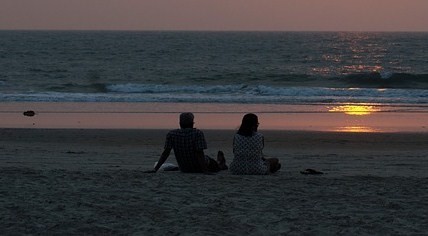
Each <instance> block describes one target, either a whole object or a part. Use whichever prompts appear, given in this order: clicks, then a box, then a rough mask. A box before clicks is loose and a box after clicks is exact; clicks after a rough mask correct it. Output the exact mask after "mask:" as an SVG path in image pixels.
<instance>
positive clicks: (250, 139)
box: [229, 132, 269, 175]
mask: <svg viewBox="0 0 428 236" xmlns="http://www.w3.org/2000/svg"><path fill="white" fill-rule="evenodd" d="M263 147H264V139H263V135H262V134H261V133H257V132H256V133H254V134H253V136H243V135H240V134H235V137H234V140H233V154H234V158H233V161H232V163H231V164H230V168H229V169H230V171H231V172H232V174H235V175H266V174H268V173H269V169H268V165H267V163H266V162H265V161H264V160H263V159H262V157H263V153H262V150H263Z"/></svg>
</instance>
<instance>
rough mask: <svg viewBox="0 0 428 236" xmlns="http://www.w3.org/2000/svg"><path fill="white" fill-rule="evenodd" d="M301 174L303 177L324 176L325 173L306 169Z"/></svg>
mask: <svg viewBox="0 0 428 236" xmlns="http://www.w3.org/2000/svg"><path fill="white" fill-rule="evenodd" d="M300 174H303V175H322V174H324V173H323V172H321V171H317V170H314V169H306V170H305V171H300Z"/></svg>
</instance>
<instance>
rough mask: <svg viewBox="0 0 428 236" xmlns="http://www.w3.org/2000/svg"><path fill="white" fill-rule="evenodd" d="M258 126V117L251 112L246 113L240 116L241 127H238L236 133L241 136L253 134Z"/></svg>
mask: <svg viewBox="0 0 428 236" xmlns="http://www.w3.org/2000/svg"><path fill="white" fill-rule="evenodd" d="M258 126H259V119H258V118H257V116H256V115H255V114H253V113H248V114H246V115H245V116H244V117H243V118H242V123H241V127H239V130H238V132H237V133H238V134H240V135H243V136H253V134H254V132H257V127H258Z"/></svg>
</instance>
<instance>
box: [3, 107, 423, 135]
mask: <svg viewBox="0 0 428 236" xmlns="http://www.w3.org/2000/svg"><path fill="white" fill-rule="evenodd" d="M25 111H34V113H35V115H34V116H32V117H29V116H24V115H23V112H25ZM188 111H191V112H193V113H194V114H195V122H196V123H195V127H197V128H200V129H202V130H236V129H237V128H238V127H239V124H240V122H241V119H242V116H243V115H244V114H246V113H255V114H257V115H258V116H259V121H260V124H261V125H260V128H261V129H263V130H282V131H287V130H290V131H292V130H301V131H335V132H375V133H376V132H428V111H427V110H426V107H419V106H416V107H411V106H410V107H409V106H404V107H400V106H398V107H397V106H396V105H394V106H387V105H385V106H380V105H376V104H318V105H314V104H312V105H279V104H211V103H208V104H204V103H56V102H55V103H32V102H9V103H7V102H6V103H1V104H0V128H37V129H40V128H52V129H55V128H69V129H173V128H175V127H178V116H179V114H180V113H181V112H188Z"/></svg>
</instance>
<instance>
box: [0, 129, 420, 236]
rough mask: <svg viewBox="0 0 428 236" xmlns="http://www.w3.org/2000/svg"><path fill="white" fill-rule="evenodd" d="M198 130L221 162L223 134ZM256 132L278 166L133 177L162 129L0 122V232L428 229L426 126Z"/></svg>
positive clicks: (149, 163)
mask: <svg viewBox="0 0 428 236" xmlns="http://www.w3.org/2000/svg"><path fill="white" fill-rule="evenodd" d="M204 132H205V136H206V139H207V142H208V149H207V150H206V153H207V154H208V155H215V153H216V152H217V151H218V150H223V151H224V152H225V155H226V158H227V160H228V162H230V161H231V158H232V150H231V146H232V137H233V133H234V131H233V130H225V131H213V130H206V131H204ZM261 132H263V133H264V135H265V139H266V140H265V141H266V143H265V146H266V148H265V154H266V155H269V156H275V157H278V158H279V159H280V161H281V162H282V166H283V169H281V170H280V171H279V172H278V173H276V174H274V175H270V176H234V175H231V174H230V173H228V172H227V171H225V172H221V173H219V174H215V175H202V174H183V173H180V172H164V171H160V172H158V173H156V174H148V173H143V171H144V170H149V169H151V168H152V167H153V164H154V162H155V161H157V159H158V157H159V155H160V153H161V151H162V147H163V143H164V137H165V135H166V133H167V130H144V129H140V130H137V129H127V130H125V129H102V130H101V129H0V154H1V155H0V160H1V161H0V168H1V171H0V181H1V187H0V196H1V198H0V199H1V201H0V209H1V212H2V214H1V216H0V219H1V220H0V229H1V232H2V234H4V235H22V234H31V235H46V234H48V235H49V234H53V235H59V234H61V235H82V234H86V235H129V234H136V235H247V234H249V235H289V234H290V235H302V234H313V235H332V234H351V235H361V234H375V235H391V234H392V235H415V234H416V235H425V234H427V233H428V231H427V227H426V225H428V216H427V212H428V203H427V202H428V192H427V191H426V186H427V185H428V159H427V157H428V145H427V143H428V134H427V133H426V132H422V133H405V132H402V133H347V132H315V131H263V130H261ZM168 162H171V163H175V158H174V157H173V156H171V157H170V159H169V160H168ZM306 168H313V169H316V170H319V171H322V172H324V173H325V174H324V175H317V176H314V175H302V174H300V171H301V170H304V169H306Z"/></svg>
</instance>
